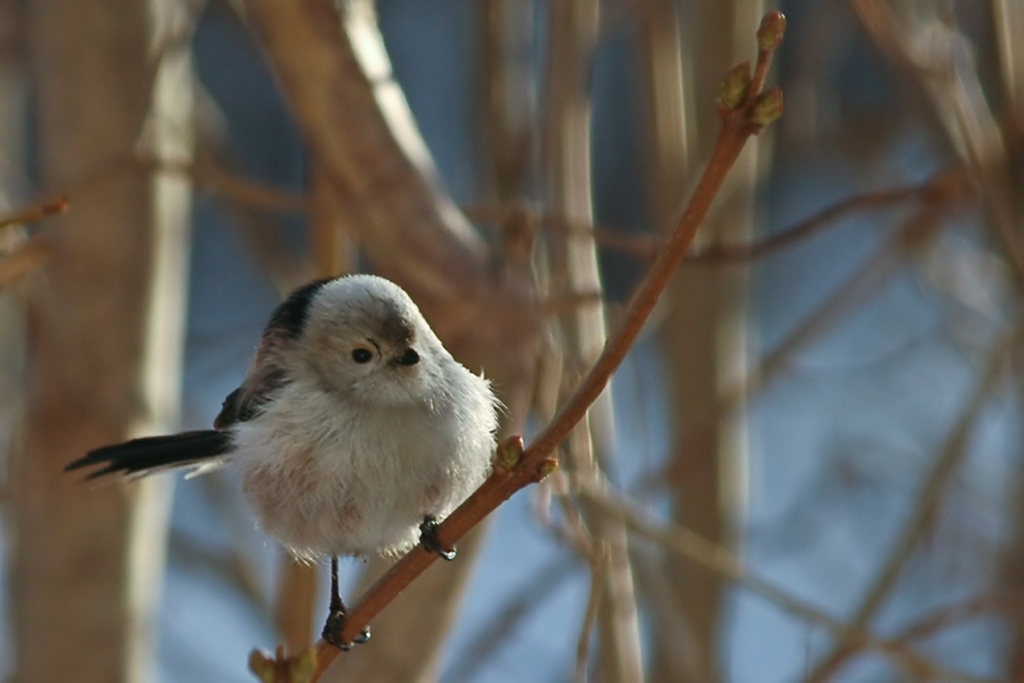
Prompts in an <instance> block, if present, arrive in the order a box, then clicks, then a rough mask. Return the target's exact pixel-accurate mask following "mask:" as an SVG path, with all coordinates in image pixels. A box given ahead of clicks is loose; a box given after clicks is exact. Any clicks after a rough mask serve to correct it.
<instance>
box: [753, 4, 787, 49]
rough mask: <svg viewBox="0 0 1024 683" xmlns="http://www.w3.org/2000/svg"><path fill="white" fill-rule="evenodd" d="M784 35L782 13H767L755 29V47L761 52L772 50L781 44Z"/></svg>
mask: <svg viewBox="0 0 1024 683" xmlns="http://www.w3.org/2000/svg"><path fill="white" fill-rule="evenodd" d="M785 34H786V15H785V14H783V13H782V12H769V13H768V14H766V15H764V19H762V20H761V26H760V27H759V28H758V29H757V45H758V47H760V48H761V49H762V50H766V51H767V50H774V49H776V48H777V47H778V46H779V45H781V44H782V37H783V36H784V35H785Z"/></svg>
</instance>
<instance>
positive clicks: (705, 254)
mask: <svg viewBox="0 0 1024 683" xmlns="http://www.w3.org/2000/svg"><path fill="white" fill-rule="evenodd" d="M966 185H967V178H966V176H965V174H963V173H962V172H943V173H939V174H937V175H936V176H934V177H933V178H931V179H930V180H928V181H927V182H926V183H924V184H922V185H909V186H907V187H901V188H897V189H895V190H882V191H878V192H868V193H866V194H861V195H856V196H854V197H850V198H848V199H845V200H843V201H841V202H839V203H838V204H833V205H832V206H830V207H827V208H825V209H823V210H821V211H819V212H818V213H816V214H814V215H813V216H811V217H810V218H807V219H805V220H804V221H801V222H800V223H797V224H796V225H794V226H792V227H790V228H787V229H786V230H783V231H782V232H779V233H778V234H776V235H772V236H771V237H766V238H765V239H763V240H760V241H758V242H754V243H752V244H736V245H732V244H715V245H712V246H710V247H709V248H707V249H705V250H703V251H701V252H699V253H696V254H689V255H688V256H687V257H686V263H687V265H690V264H693V265H718V264H723V263H745V262H747V261H751V260H753V259H756V258H760V257H762V256H766V255H768V254H772V253H775V252H776V251H779V250H780V249H784V248H786V247H789V246H791V245H793V244H795V243H796V242H799V241H800V240H803V239H806V238H808V237H810V236H811V235H814V234H816V233H818V232H820V231H821V230H822V229H823V228H825V227H828V226H829V225H830V224H832V223H834V222H835V221H838V220H839V219H841V218H845V217H846V216H849V215H850V214H853V213H857V212H860V211H865V210H869V209H880V208H885V207H888V206H893V205H897V204H902V203H904V202H907V201H911V200H919V201H922V202H927V203H935V204H941V205H944V206H945V205H948V204H949V203H950V201H951V200H953V199H955V198H956V197H958V196H959V195H960V194H962V193H963V192H964V191H965V190H966V189H967V187H966Z"/></svg>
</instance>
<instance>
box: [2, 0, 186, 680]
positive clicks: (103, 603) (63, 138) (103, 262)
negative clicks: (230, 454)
mask: <svg viewBox="0 0 1024 683" xmlns="http://www.w3.org/2000/svg"><path fill="white" fill-rule="evenodd" d="M182 11H183V9H182V4H181V3H176V2H172V1H171V0H167V1H166V2H160V1H157V0H154V1H153V2H150V3H139V2H134V1H131V0H97V1H96V2H88V3H83V2H77V1H76V0H38V1H37V2H33V3H30V4H29V40H28V43H29V49H30V57H31V68H32V70H33V74H34V87H35V93H36V103H37V108H36V113H37V134H38V155H39V175H40V181H41V184H42V185H43V186H44V187H47V188H61V187H66V186H70V185H71V184H72V183H74V182H75V181H79V180H81V179H82V178H83V177H84V176H86V175H88V174H90V173H93V172H95V171H96V170H97V169H99V168H101V167H103V166H104V165H108V164H109V163H110V162H111V160H113V159H118V158H120V159H123V158H124V157H125V155H126V154H130V153H131V152H132V151H134V150H136V149H137V148H138V147H139V145H140V144H142V145H147V146H148V148H149V150H150V151H151V152H154V153H157V154H163V155H167V156H172V155H173V156H175V157H177V158H179V159H180V158H181V157H182V156H184V155H187V153H188V151H189V149H190V144H191V143H190V140H189V128H190V115H191V111H190V110H191V83H190V73H191V72H190V68H189V64H188V53H187V51H186V48H185V47H184V46H187V44H188V34H187V31H188V17H186V16H184V15H182V14H181V13H182ZM165 47H166V49H165ZM126 170H127V169H126ZM189 197H190V191H189V187H188V185H187V184H186V183H184V182H183V181H181V180H175V179H172V178H160V179H157V180H151V179H150V178H149V177H148V176H146V175H142V174H139V173H131V172H124V173H119V174H117V175H116V176H112V177H111V178H110V180H108V181H106V182H104V183H102V184H101V183H95V184H92V185H91V187H90V189H89V190H88V191H87V192H84V193H83V194H81V195H79V196H74V197H72V198H71V201H72V205H73V209H72V213H71V215H70V216H69V217H68V218H67V219H66V220H64V221H63V222H62V223H61V225H60V226H59V227H58V228H56V229H55V230H53V233H52V243H53V254H52V260H51V262H50V266H49V268H48V269H47V271H46V272H45V274H41V275H40V276H39V277H37V278H36V279H35V281H34V282H33V283H32V284H33V285H34V287H33V288H32V289H31V290H30V296H31V300H30V303H31V310H30V344H31V346H30V371H29V375H28V385H29V386H28V399H27V406H26V413H27V414H26V426H25V431H24V438H23V443H22V444H21V447H20V448H19V449H18V450H19V458H18V460H17V462H16V463H15V467H14V468H13V472H12V477H11V491H12V492H13V495H14V499H13V521H14V525H13V528H14V543H13V553H12V562H13V564H12V567H11V581H12V584H13V591H12V595H13V598H12V603H13V605H12V607H13V622H14V632H15V634H16V637H17V644H16V656H17V674H16V675H17V678H18V680H21V681H25V682H26V683H27V682H29V681H31V682H32V683H36V682H44V681H79V682H83V683H86V682H90V681H96V682H97V683H99V682H101V681H102V682H104V683H108V682H110V681H130V680H140V679H141V678H142V676H143V674H144V672H145V671H146V670H147V669H148V668H149V664H150V662H149V659H150V656H151V652H152V645H153V638H152V620H153V617H154V613H155V602H156V598H157V596H158V595H159V583H160V580H161V579H162V572H163V565H164V562H163V546H164V534H165V528H166V523H165V522H166V520H165V517H166V511H167V503H168V495H167V494H168V493H169V482H168V481H166V480H162V479H152V480H147V481H145V482H144V483H142V484H140V485H136V486H123V485H119V484H118V485H111V486H106V487H103V488H96V487H89V486H83V485H82V484H81V483H80V482H79V479H80V477H79V476H70V475H65V474H63V473H62V471H61V470H62V468H63V467H64V465H66V464H67V463H68V462H70V461H71V460H72V459H74V458H76V457H79V456H81V455H82V454H83V453H84V452H85V450H86V449H88V448H90V447H95V446H98V445H102V444H105V443H109V442H113V441H117V440H120V439H124V438H126V437H129V436H132V435H137V434H139V433H143V432H151V431H155V430H157V429H164V428H166V427H167V426H168V423H169V422H170V421H172V420H173V419H174V418H175V416H176V412H177V407H178V395H179V386H178V385H179V382H180V365H181V360H180V359H181V344H182V340H183V335H182V331H183V320H184V317H183V316H184V308H185V286H186V285H185V283H186V272H187V271H186V268H187V263H188V259H187V253H188V252H187V242H188V239H187V234H188V233H187V225H188V223H187V218H188V208H189Z"/></svg>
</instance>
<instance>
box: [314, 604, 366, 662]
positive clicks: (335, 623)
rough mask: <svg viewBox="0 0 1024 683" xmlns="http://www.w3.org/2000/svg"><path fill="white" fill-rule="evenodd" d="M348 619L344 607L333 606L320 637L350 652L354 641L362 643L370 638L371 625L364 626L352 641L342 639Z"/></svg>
mask: <svg viewBox="0 0 1024 683" xmlns="http://www.w3.org/2000/svg"><path fill="white" fill-rule="evenodd" d="M347 620H348V614H347V613H346V612H345V610H344V609H340V610H339V609H335V608H333V607H332V608H331V613H330V614H328V615H327V623H325V624H324V630H323V631H322V632H321V633H320V637H321V638H323V639H324V642H325V643H327V644H329V645H333V646H334V647H336V648H338V649H339V650H342V651H344V652H348V651H349V650H350V649H351V648H352V643H358V644H362V643H365V642H366V641H368V640H369V639H370V627H369V626H367V627H366V628H364V629H363V630H362V631H361V632H360V634H359V635H358V636H356V637H355V640H353V641H352V643H345V642H342V640H341V632H342V631H343V630H344V629H345V622H346V621H347Z"/></svg>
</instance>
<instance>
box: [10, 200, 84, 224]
mask: <svg viewBox="0 0 1024 683" xmlns="http://www.w3.org/2000/svg"><path fill="white" fill-rule="evenodd" d="M69 206H70V202H68V200H67V198H66V197H60V198H58V199H52V200H50V201H48V202H44V203H42V204H36V205H35V206H30V207H28V208H25V209H22V210H21V211H18V212H17V213H14V214H11V215H9V216H3V217H0V230H3V229H4V228H7V227H9V226H12V225H20V224H22V223H35V222H36V221H40V220H42V219H44V218H47V217H48V216H57V215H59V214H62V213H64V212H66V211H67V210H68V207H69Z"/></svg>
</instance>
